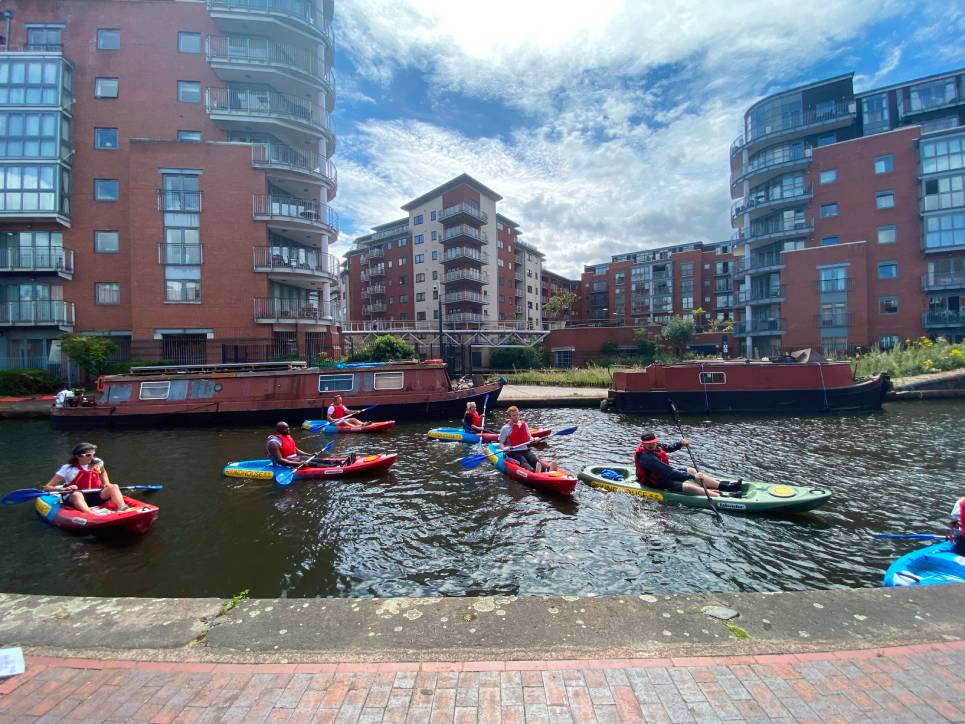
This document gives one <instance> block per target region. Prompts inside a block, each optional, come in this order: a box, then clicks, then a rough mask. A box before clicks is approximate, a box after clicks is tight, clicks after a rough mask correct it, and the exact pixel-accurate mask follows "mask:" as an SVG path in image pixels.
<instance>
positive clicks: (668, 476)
mask: <svg viewBox="0 0 965 724" xmlns="http://www.w3.org/2000/svg"><path fill="white" fill-rule="evenodd" d="M689 445H690V441H689V440H688V439H687V438H682V439H681V440H679V441H678V442H675V443H661V442H660V440H659V439H658V438H657V436H656V435H655V434H653V433H652V432H644V433H642V434H641V435H640V444H639V445H637V447H636V450H634V451H633V463H634V465H635V467H636V469H637V482H638V483H640V485H642V486H646V487H648V488H657V489H660V490H670V491H672V492H675V493H687V494H689V495H703V492H704V487H706V488H707V493H708V494H709V495H711V496H718V495H720V494H721V492H724V493H737V492H740V490H741V481H740V480H738V481H736V482H724V483H722V482H720V481H719V480H717V479H716V478H712V477H711V476H710V475H707V473H701V472H698V471H697V470H696V469H695V468H689V467H688V468H686V469H680V468H674V467H671V466H670V458H669V457H668V455H667V454H668V453H672V452H677V450H679V449H680V448H682V447H688V446H689ZM691 481H696V482H691ZM701 484H702V485H701Z"/></svg>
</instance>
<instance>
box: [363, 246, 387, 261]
mask: <svg viewBox="0 0 965 724" xmlns="http://www.w3.org/2000/svg"><path fill="white" fill-rule="evenodd" d="M384 257H385V249H384V248H382V247H381V246H371V247H369V250H368V251H367V252H365V254H364V255H363V256H362V261H364V262H370V261H372V260H373V259H382V258H384Z"/></svg>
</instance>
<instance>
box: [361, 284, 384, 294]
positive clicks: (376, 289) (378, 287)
mask: <svg viewBox="0 0 965 724" xmlns="http://www.w3.org/2000/svg"><path fill="white" fill-rule="evenodd" d="M383 294H385V285H384V284H369V285H368V286H367V287H365V288H364V289H362V296H363V297H373V296H380V295H383Z"/></svg>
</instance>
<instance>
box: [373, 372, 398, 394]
mask: <svg viewBox="0 0 965 724" xmlns="http://www.w3.org/2000/svg"><path fill="white" fill-rule="evenodd" d="M404 374H405V373H403V372H376V373H375V384H374V385H373V389H376V390H401V389H402V383H403V380H404Z"/></svg>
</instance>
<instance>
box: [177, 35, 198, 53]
mask: <svg viewBox="0 0 965 724" xmlns="http://www.w3.org/2000/svg"><path fill="white" fill-rule="evenodd" d="M178 52H179V53H200V52H201V33H188V32H185V31H181V32H179V33H178Z"/></svg>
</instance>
